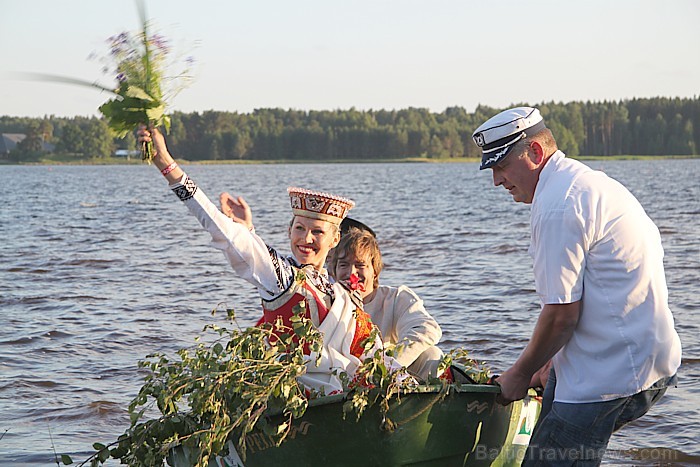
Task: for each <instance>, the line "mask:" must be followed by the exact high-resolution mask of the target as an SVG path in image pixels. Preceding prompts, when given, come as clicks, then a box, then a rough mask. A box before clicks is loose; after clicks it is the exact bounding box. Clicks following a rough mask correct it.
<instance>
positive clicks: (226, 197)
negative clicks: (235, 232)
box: [219, 192, 253, 230]
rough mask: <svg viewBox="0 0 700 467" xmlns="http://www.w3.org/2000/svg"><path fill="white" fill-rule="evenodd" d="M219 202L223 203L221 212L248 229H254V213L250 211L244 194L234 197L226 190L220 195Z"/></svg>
mask: <svg viewBox="0 0 700 467" xmlns="http://www.w3.org/2000/svg"><path fill="white" fill-rule="evenodd" d="M219 203H221V212H223V213H224V214H225V215H226V216H228V217H230V218H231V219H233V220H234V222H238V223H239V224H243V225H244V226H246V228H247V229H248V230H253V213H252V212H251V211H250V206H248V203H246V201H245V200H244V199H243V197H242V196H239V197H238V198H234V197H233V196H231V195H230V194H229V193H227V192H224V193H221V195H219Z"/></svg>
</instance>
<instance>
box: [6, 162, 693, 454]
mask: <svg viewBox="0 0 700 467" xmlns="http://www.w3.org/2000/svg"><path fill="white" fill-rule="evenodd" d="M589 164H590V165H591V166H593V167H595V168H599V169H602V170H604V171H605V172H607V173H608V174H610V175H611V176H613V177H614V178H617V179H618V180H620V181H621V182H623V183H624V184H625V185H626V186H627V187H628V188H630V190H631V191H632V192H633V193H634V194H635V195H636V196H637V197H638V198H639V200H640V201H641V202H642V204H643V205H644V207H645V208H646V210H647V212H648V213H649V215H650V216H651V217H652V219H653V220H654V221H655V222H656V223H657V225H658V226H659V228H660V230H661V235H662V239H663V244H664V248H665V251H666V256H665V265H666V275H667V279H668V285H669V291H670V301H671V307H672V310H673V312H674V316H675V320H676V327H677V330H678V332H679V334H680V336H681V340H682V342H683V365H682V367H681V370H680V372H679V378H680V382H679V386H678V388H671V389H669V391H668V392H667V394H666V396H665V397H664V398H663V400H662V401H661V402H660V403H659V404H658V405H657V406H656V407H654V408H653V409H652V410H651V412H650V413H649V414H647V415H646V416H645V417H643V418H642V419H640V420H638V421H637V422H635V423H633V424H632V425H630V426H628V427H626V428H624V429H623V430H622V431H620V432H619V433H618V434H616V435H614V436H613V439H612V441H611V443H610V446H609V450H608V454H607V458H606V461H605V462H606V463H607V464H611V465H612V464H616V465H617V464H626V465H658V464H659V463H661V461H662V460H663V459H673V460H674V461H673V463H674V464H675V465H700V447H699V446H698V444H697V442H698V440H699V439H700V329H699V328H700V317H699V316H698V303H699V300H698V284H699V283H700V189H699V188H698V184H697V179H698V175H700V159H695V160H666V161H610V162H591V163H589ZM186 170H187V171H188V173H189V174H190V176H192V177H193V178H194V179H195V180H196V181H197V182H198V184H199V185H200V187H201V188H202V189H203V190H204V191H205V192H206V193H208V194H209V195H210V197H212V198H214V197H215V196H216V195H218V193H219V192H221V191H224V190H226V191H231V192H232V193H237V194H242V195H244V196H245V197H246V199H247V200H248V201H249V203H250V205H251V206H252V208H253V215H254V219H255V225H256V229H257V232H258V233H259V234H260V235H261V236H262V237H263V238H265V239H266V241H267V242H268V243H269V244H271V245H273V246H276V247H277V248H278V249H280V250H282V251H288V247H287V245H288V240H287V238H286V226H287V223H288V221H289V218H290V212H289V208H288V197H287V194H286V187H287V186H289V185H296V186H302V187H308V188H314V189H320V190H326V191H332V192H335V193H338V194H343V195H347V196H349V197H352V198H353V199H354V200H355V201H356V202H357V207H356V208H355V209H354V210H353V211H352V217H354V218H356V219H359V220H361V221H363V222H365V223H367V224H369V225H371V226H372V227H373V228H374V229H375V231H376V232H377V233H378V238H379V240H380V244H381V247H382V250H383V253H384V258H385V262H386V269H385V271H384V272H383V273H382V277H381V281H382V283H385V284H393V285H398V284H400V283H405V284H407V285H409V286H410V287H412V288H413V289H414V290H415V291H416V292H417V293H418V294H419V295H421V297H422V298H423V299H424V300H425V303H426V307H427V309H428V310H429V311H430V312H431V313H432V314H433V315H434V316H435V317H436V319H437V320H438V322H440V323H441V325H442V329H443V338H442V342H441V344H440V346H441V347H442V348H443V349H446V350H448V349H451V348H454V347H464V348H467V349H470V350H471V351H472V354H473V356H475V357H476V358H478V359H479V360H484V361H486V362H487V363H488V365H489V366H490V367H491V368H492V369H493V371H494V372H500V371H503V370H504V369H506V368H507V367H508V366H509V365H510V364H511V363H512V362H513V361H514V360H515V359H516V358H517V356H518V355H519V353H520V351H521V350H522V349H523V348H524V346H525V345H526V343H527V340H528V338H529V336H530V333H531V331H532V328H533V326H534V323H535V321H536V319H537V315H538V312H539V303H538V299H537V297H536V295H535V292H534V280H533V276H532V270H531V260H530V257H529V256H528V254H527V246H528V243H529V234H530V232H529V207H528V206H526V205H522V204H516V203H513V202H512V200H511V197H510V195H508V193H507V192H506V191H505V190H503V189H502V188H498V189H497V188H494V187H493V186H492V185H491V177H490V171H484V172H480V171H479V170H478V167H477V165H476V164H473V163H454V164H332V165H316V164H294V165H219V166H211V165H197V166H188V167H186ZM0 178H1V179H2V181H3V186H4V187H5V188H4V189H3V190H2V191H1V192H0V209H1V211H0V239H1V241H0V258H1V259H0V310H1V316H2V318H0V319H1V326H0V465H27V466H34V465H51V464H54V465H55V461H54V460H53V452H54V450H55V452H57V453H59V454H60V453H68V454H70V455H72V457H73V459H74V460H82V459H84V458H85V457H86V456H87V453H88V452H89V451H91V445H92V443H93V442H98V441H99V442H108V441H113V440H115V439H116V437H117V436H118V435H119V434H121V433H122V432H123V431H124V429H125V428H126V427H127V426H128V417H127V415H126V412H125V408H126V405H127V404H128V402H129V401H130V400H131V399H132V398H133V397H134V396H135V395H136V393H137V391H138V389H139V388H140V387H141V384H142V380H143V374H142V373H140V372H139V370H138V369H137V362H138V360H139V359H142V358H143V357H145V356H146V355H147V354H149V353H152V352H165V353H169V354H171V355H172V354H174V352H175V350H177V349H179V348H182V347H189V346H191V345H192V344H193V343H194V338H195V336H197V335H198V334H200V332H201V330H202V328H203V326H204V325H205V324H207V323H211V322H220V321H221V320H222V319H223V318H222V317H220V316H218V315H217V317H214V318H212V317H211V315H210V313H209V312H210V311H211V309H213V308H214V307H216V305H217V304H218V303H219V302H226V303H227V304H228V305H229V306H233V307H234V308H235V309H236V310H237V314H238V316H239V321H240V323H241V324H242V325H250V324H252V323H253V322H254V320H255V319H256V318H257V316H258V315H259V313H260V311H259V309H260V305H259V301H258V298H257V295H256V293H255V290H254V289H253V287H252V286H250V285H249V284H247V283H246V282H244V281H242V280H240V279H239V278H238V277H237V276H236V275H235V274H234V273H233V271H232V270H230V268H229V266H228V265H227V263H226V262H225V260H224V258H223V256H222V255H221V253H220V252H218V251H217V250H214V249H212V248H211V247H209V246H208V238H209V237H208V234H206V233H205V232H203V231H202V229H201V228H200V227H199V225H198V223H197V222H196V220H195V219H194V218H193V217H191V216H189V215H188V214H187V211H186V209H185V208H184V206H182V205H181V203H180V201H178V200H177V198H176V197H175V196H174V195H173V194H172V193H171V192H170V190H169V189H168V188H167V186H166V184H165V182H164V180H163V179H162V176H161V175H160V174H159V173H158V172H157V170H155V169H154V168H153V167H148V166H145V165H139V166H0ZM649 448H653V449H651V450H649Z"/></svg>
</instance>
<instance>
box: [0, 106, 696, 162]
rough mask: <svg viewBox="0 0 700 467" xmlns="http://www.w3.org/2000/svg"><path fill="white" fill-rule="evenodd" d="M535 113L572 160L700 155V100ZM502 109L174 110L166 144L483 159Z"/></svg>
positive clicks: (11, 121) (40, 142)
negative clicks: (490, 125) (486, 132)
mask: <svg viewBox="0 0 700 467" xmlns="http://www.w3.org/2000/svg"><path fill="white" fill-rule="evenodd" d="M516 105H517V104H516ZM536 106H537V107H538V108H539V109H540V111H541V113H542V115H543V116H544V118H545V122H546V123H547V126H548V127H549V128H550V129H551V130H552V132H553V133H554V136H555V137H556V139H557V142H558V144H559V147H560V149H562V150H563V151H564V152H565V153H566V154H567V155H569V156H580V155H584V156H615V155H687V156H691V155H698V152H699V151H700V98H698V97H695V98H692V99H690V98H683V99H681V98H661V97H659V98H651V99H631V100H623V101H617V102H613V101H610V102H608V101H604V102H569V103H555V102H547V103H542V104H538V105H536ZM501 110H503V109H498V108H492V107H487V106H481V105H480V106H478V107H477V108H476V109H475V111H474V112H471V113H470V112H467V111H466V110H465V109H464V108H462V107H449V108H447V109H445V110H444V111H443V112H440V113H436V112H431V111H429V110H428V109H423V108H408V109H402V110H366V111H361V110H356V109H354V108H351V109H348V110H320V111H315V110H311V111H302V110H292V109H290V110H283V109H258V110H255V111H253V112H250V113H238V112H219V111H206V112H201V113H199V112H192V113H183V112H175V113H174V114H172V126H171V130H170V133H169V134H168V136H167V139H168V145H169V147H170V149H171V152H172V153H173V154H175V155H176V157H181V158H183V159H187V160H231V159H233V160H314V161H329V160H343V159H382V160H386V159H398V158H410V157H429V158H440V159H446V158H455V157H479V156H480V155H479V149H478V148H477V147H476V146H475V145H474V143H473V142H472V140H471V135H472V133H473V131H474V130H475V129H476V128H477V127H478V126H479V125H480V124H481V123H483V122H484V121H485V120H486V119H488V118H489V117H491V116H493V115H495V114H496V113H498V112H499V111H501ZM0 133H23V134H25V135H26V138H25V139H24V140H23V141H22V142H21V143H20V144H18V145H17V146H16V147H15V148H14V149H13V150H12V151H11V152H10V153H9V154H0V158H5V159H7V160H10V161H17V162H22V161H30V160H36V159H40V158H41V157H42V156H44V155H45V153H46V151H48V150H52V151H53V152H55V153H57V154H64V155H72V156H73V157H75V158H76V159H90V158H107V157H110V156H112V155H113V154H114V152H115V150H116V149H130V150H134V149H136V148H135V144H136V143H135V138H134V137H127V138H125V139H122V140H120V139H116V138H114V137H113V134H112V133H111V132H110V130H109V128H108V127H107V125H106V123H105V122H104V120H103V119H101V118H97V117H72V118H66V117H60V118H59V117H53V116H51V117H44V118H22V117H10V116H4V117H0ZM47 143H48V146H47Z"/></svg>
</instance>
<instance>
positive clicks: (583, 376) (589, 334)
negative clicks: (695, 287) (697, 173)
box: [529, 151, 681, 403]
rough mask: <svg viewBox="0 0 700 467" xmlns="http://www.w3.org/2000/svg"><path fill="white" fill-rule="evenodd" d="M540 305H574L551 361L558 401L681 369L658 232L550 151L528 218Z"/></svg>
mask: <svg viewBox="0 0 700 467" xmlns="http://www.w3.org/2000/svg"><path fill="white" fill-rule="evenodd" d="M530 222H531V229H532V231H531V244H530V249H529V253H530V255H531V256H532V258H533V260H534V272H535V283H536V289H537V293H538V294H539V296H540V299H541V301H542V303H543V304H564V303H572V302H575V301H578V300H581V304H582V308H581V314H580V318H579V322H578V325H577V327H576V329H575V330H574V333H573V335H572V337H571V339H570V340H569V342H568V343H567V344H566V345H564V347H563V348H562V349H561V350H560V351H559V352H558V353H557V355H556V356H555V357H554V368H555V372H556V375H557V385H556V391H555V396H554V400H555V401H557V402H571V403H584V402H598V401H604V400H611V399H616V398H619V397H624V396H629V395H632V394H636V393H638V392H640V391H642V390H644V389H647V388H649V387H650V386H651V385H652V384H653V383H654V382H656V381H657V380H659V379H661V378H663V377H667V376H672V375H674V374H675V373H676V370H677V369H678V367H679V366H680V360H681V343H680V339H679V338H678V334H677V333H676V331H675V329H674V323H673V316H672V315H671V311H670V309H669V306H668V290H667V287H666V279H665V276H664V267H663V248H662V246H661V237H660V235H659V230H658V229H657V227H656V225H654V223H653V222H652V220H651V219H650V218H649V217H648V216H647V214H646V213H645V212H644V209H643V208H642V206H641V205H640V204H639V202H638V201H637V199H636V198H635V197H634V196H633V195H632V194H631V193H630V192H629V191H628V190H627V189H626V188H625V187H624V186H622V185H621V184H620V183H619V182H617V181H615V180H613V179H611V178H610V177H608V176H607V175H605V174H604V173H602V172H600V171H594V170H592V169H590V168H589V167H587V166H586V165H584V164H582V163H580V162H578V161H575V160H572V159H567V158H566V157H565V156H564V154H563V153H562V152H560V151H557V152H556V153H555V154H554V155H553V156H552V157H551V158H550V160H549V161H548V162H547V163H546V165H545V167H544V169H543V170H542V172H541V173H540V178H539V182H538V184H537V188H536V191H535V196H534V199H533V203H532V212H531V218H530Z"/></svg>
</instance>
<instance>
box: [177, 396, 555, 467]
mask: <svg viewBox="0 0 700 467" xmlns="http://www.w3.org/2000/svg"><path fill="white" fill-rule="evenodd" d="M499 392H500V388H498V387H497V386H491V385H482V384H478V385H477V384H455V385H452V386H451V387H450V388H449V392H448V393H447V394H446V395H445V394H444V392H441V387H440V386H427V385H426V386H419V387H417V388H415V389H414V390H412V391H411V392H409V393H405V394H403V395H401V397H400V400H395V401H393V402H392V405H391V407H390V409H389V412H388V417H389V418H390V419H391V421H393V422H394V424H395V429H393V430H391V431H387V430H383V429H382V428H381V426H382V414H381V412H380V411H379V408H378V407H376V406H373V407H370V408H368V409H367V411H366V412H365V413H364V414H363V415H362V417H360V419H359V421H357V420H356V419H355V417H354V416H352V415H348V416H347V417H346V419H343V417H342V413H343V412H342V405H343V402H344V401H345V396H344V395H342V394H340V395H334V396H327V397H321V398H318V399H313V400H311V401H310V402H309V407H308V409H307V411H306V413H305V414H304V416H303V417H301V418H299V419H297V420H295V421H294V425H293V427H292V432H291V433H290V435H289V437H288V438H287V439H286V440H285V441H284V442H283V443H282V444H281V445H280V446H279V447H275V445H274V443H273V442H272V441H271V440H270V438H269V437H268V436H266V435H264V434H262V433H259V432H257V433H256V432H253V433H251V434H249V435H248V436H247V437H246V443H247V450H246V456H245V460H244V461H242V460H241V459H240V457H238V455H237V454H236V452H235V449H232V448H233V447H234V446H233V443H232V442H229V451H230V453H229V455H227V456H225V457H217V458H215V459H214V460H212V461H211V462H210V463H209V465H210V466H218V467H234V466H245V467H258V466H264V467H271V466H272V467H274V466H292V467H294V466H300V467H301V466H304V467H315V466H334V467H336V466H338V467H341V466H365V467H366V466H382V467H384V466H412V467H417V466H421V467H428V466H435V467H437V466H440V467H446V466H488V465H492V466H516V465H520V463H521V460H522V458H523V456H524V454H525V449H526V447H527V444H528V442H529V440H530V433H531V432H532V429H533V427H534V424H535V422H536V420H537V416H538V415H539V412H540V407H541V404H540V402H539V400H538V399H537V398H536V397H534V396H535V393H534V392H532V393H531V395H530V396H528V397H526V398H525V399H524V400H522V401H518V402H515V403H513V404H510V405H508V406H505V407H504V406H502V405H500V404H498V403H497V402H496V396H497V394H498V393H499ZM189 454H190V453H188V452H187V451H186V450H185V449H182V448H176V449H174V450H172V451H171V453H170V456H169V459H168V462H169V463H170V465H173V466H175V467H182V466H189V465H192V464H191V461H190V455H189Z"/></svg>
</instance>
